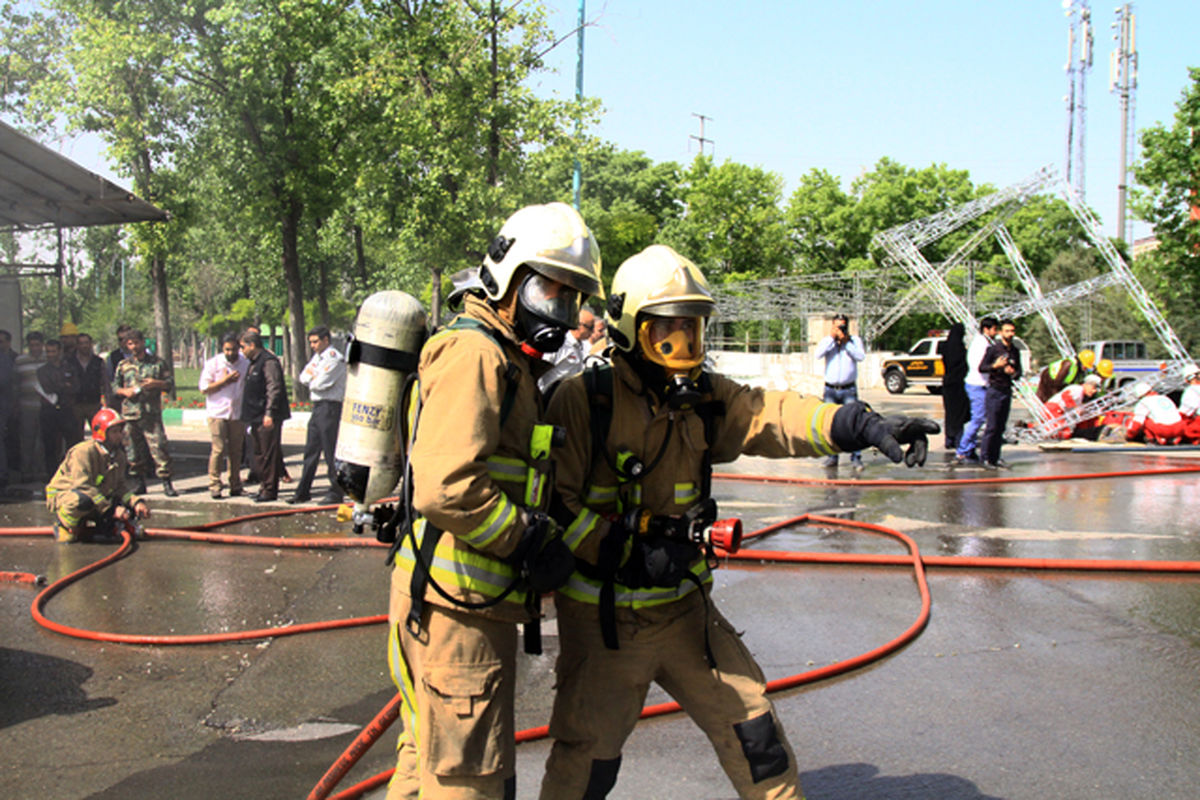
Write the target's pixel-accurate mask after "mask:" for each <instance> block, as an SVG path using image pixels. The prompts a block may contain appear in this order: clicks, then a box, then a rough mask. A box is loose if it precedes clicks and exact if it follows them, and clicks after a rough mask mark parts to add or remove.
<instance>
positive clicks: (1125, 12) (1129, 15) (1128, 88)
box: [1108, 3, 1137, 242]
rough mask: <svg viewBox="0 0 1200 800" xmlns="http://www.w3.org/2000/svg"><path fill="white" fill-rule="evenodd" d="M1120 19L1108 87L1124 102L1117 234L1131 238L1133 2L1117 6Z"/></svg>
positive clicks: (1134, 63) (1134, 138)
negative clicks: (1128, 197)
mask: <svg viewBox="0 0 1200 800" xmlns="http://www.w3.org/2000/svg"><path fill="white" fill-rule="evenodd" d="M1116 13H1117V21H1116V22H1114V23H1112V28H1113V41H1114V42H1116V50H1114V51H1113V52H1112V53H1110V54H1109V60H1108V91H1109V92H1116V93H1117V97H1118V99H1119V100H1120V102H1121V160H1120V166H1119V167H1118V169H1119V170H1120V172H1119V174H1118V176H1117V238H1119V239H1120V240H1121V241H1122V242H1128V241H1129V236H1128V229H1127V228H1126V223H1125V195H1126V193H1127V191H1128V188H1129V185H1128V184H1129V163H1130V162H1132V161H1133V160H1134V153H1135V148H1136V147H1137V135H1136V133H1135V132H1134V131H1135V129H1134V125H1133V117H1134V113H1133V112H1134V102H1133V101H1134V97H1133V95H1134V90H1135V89H1137V18H1136V17H1135V16H1134V14H1133V4H1132V3H1126V4H1125V5H1123V6H1120V7H1119V8H1117V10H1116Z"/></svg>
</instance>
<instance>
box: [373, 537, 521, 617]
mask: <svg viewBox="0 0 1200 800" xmlns="http://www.w3.org/2000/svg"><path fill="white" fill-rule="evenodd" d="M396 563H397V564H399V565H401V566H402V567H403V568H404V569H406V570H408V571H410V572H411V571H412V570H413V568H414V564H415V560H414V558H413V554H412V548H411V547H410V546H409V545H408V544H407V543H406V544H405V546H404V547H402V548H401V549H400V550H399V552H397V553H396ZM429 566H430V572H431V573H432V574H433V578H434V580H436V581H437V582H438V583H441V584H447V583H452V584H453V585H454V586H457V587H458V588H460V589H468V590H470V591H473V592H478V593H479V594H482V595H485V596H487V597H496V596H497V595H499V594H500V593H501V592H503V591H504V590H505V589H507V588H508V585H509V584H510V583H512V581H513V577H514V576H515V573H514V572H513V570H512V568H511V567H509V566H508V565H507V564H504V563H502V562H500V561H497V560H495V559H493V558H489V557H488V556H485V555H483V554H482V553H479V554H475V553H469V552H466V551H463V550H458V549H455V547H454V546H453V545H449V544H444V543H442V542H439V543H438V546H437V549H436V550H435V551H434V554H433V561H432V563H431V564H430V565H429ZM505 600H509V601H513V602H516V603H522V602H524V601H525V593H524V592H522V591H520V590H514V591H513V592H512V593H511V594H509V595H508V597H506V598H505Z"/></svg>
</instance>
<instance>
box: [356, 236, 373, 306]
mask: <svg viewBox="0 0 1200 800" xmlns="http://www.w3.org/2000/svg"><path fill="white" fill-rule="evenodd" d="M354 269H355V271H356V272H357V273H358V277H359V279H360V280H362V287H361V288H362V289H363V291H366V288H367V281H369V280H370V277H369V276H368V275H367V255H366V253H365V252H363V229H362V226H361V225H355V226H354Z"/></svg>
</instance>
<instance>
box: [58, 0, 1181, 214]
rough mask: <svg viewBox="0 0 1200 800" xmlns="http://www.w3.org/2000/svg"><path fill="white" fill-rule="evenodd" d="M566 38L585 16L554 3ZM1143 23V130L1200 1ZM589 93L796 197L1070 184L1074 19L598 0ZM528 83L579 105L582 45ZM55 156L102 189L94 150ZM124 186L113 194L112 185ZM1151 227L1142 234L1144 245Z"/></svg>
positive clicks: (1101, 171)
mask: <svg viewBox="0 0 1200 800" xmlns="http://www.w3.org/2000/svg"><path fill="white" fill-rule="evenodd" d="M546 5H547V7H548V8H549V9H550V12H551V13H550V18H549V22H550V25H551V27H552V28H553V30H555V31H556V32H558V33H559V34H563V33H566V32H567V31H570V30H571V29H572V28H573V27H574V26H575V21H576V18H577V15H578V3H577V2H576V0H546ZM1114 7H1115V6H1114V5H1113V4H1105V5H1102V6H1101V5H1099V4H1096V3H1094V4H1093V7H1092V15H1093V20H1094V25H1095V66H1094V67H1093V68H1092V70H1091V72H1090V73H1089V74H1088V91H1087V96H1086V101H1087V107H1088V119H1087V128H1086V142H1087V171H1086V175H1085V177H1086V199H1087V202H1088V204H1089V205H1090V206H1092V208H1094V209H1095V210H1096V211H1097V213H1098V214H1099V216H1100V220H1101V222H1102V224H1103V226H1104V229H1105V232H1106V233H1107V234H1109V235H1115V234H1116V206H1117V190H1116V186H1117V173H1118V163H1119V162H1118V158H1119V147H1120V114H1119V105H1118V101H1117V97H1116V95H1115V94H1111V93H1110V92H1109V90H1108V60H1109V53H1110V52H1111V51H1112V50H1113V42H1112V39H1111V30H1110V28H1109V25H1110V23H1112V22H1113V21H1114V19H1115V15H1114V13H1113V10H1114ZM1133 10H1134V13H1135V14H1136V16H1137V47H1138V56H1139V82H1138V88H1137V93H1136V98H1135V99H1136V109H1135V114H1136V118H1135V125H1136V126H1137V127H1138V128H1139V129H1140V128H1145V127H1148V126H1150V125H1152V124H1154V123H1155V122H1163V123H1166V124H1170V122H1171V120H1172V118H1173V116H1174V112H1175V104H1176V102H1177V101H1178V100H1179V98H1180V95H1181V93H1182V92H1183V90H1184V88H1185V86H1186V83H1187V67H1189V66H1200V45H1197V41H1200V40H1198V32H1200V0H1145V1H1144V2H1139V3H1134V4H1133ZM587 16H588V19H590V20H594V21H595V25H594V26H593V27H589V28H588V30H587V32H586V38H585V77H584V92H585V93H586V94H587V95H589V96H592V97H598V98H600V100H601V101H602V103H603V106H604V113H603V116H602V118H601V120H600V122H599V124H598V126H597V127H596V129H595V133H597V134H598V135H599V136H601V137H603V138H605V139H608V140H610V141H612V142H615V143H616V144H617V145H618V146H620V147H622V148H626V149H629V150H642V151H645V152H646V153H647V154H648V155H649V156H650V157H651V158H653V159H655V160H657V161H667V160H672V161H678V162H681V163H688V162H690V161H691V159H692V158H694V157H695V155H696V152H697V144H696V143H695V142H694V141H693V140H692V139H690V138H689V137H690V136H693V135H699V133H700V127H699V120H698V119H697V118H696V117H694V116H693V114H704V115H706V116H708V117H710V118H711V119H710V120H709V121H708V122H707V123H706V128H705V135H706V136H707V138H709V139H712V140H714V142H715V155H716V158H717V160H718V161H724V160H726V159H731V160H734V161H739V162H742V163H746V164H753V165H757V166H761V167H763V168H764V169H768V170H771V171H773V172H776V173H778V174H779V175H781V176H782V177H783V178H784V182H785V188H784V191H785V199H786V197H787V196H790V194H791V192H792V191H793V190H794V189H795V187H796V185H797V183H798V181H799V178H800V177H801V176H802V175H804V174H805V173H807V172H808V171H809V170H811V169H813V168H819V169H824V170H827V171H828V172H830V173H832V174H833V175H836V176H838V177H839V178H841V179H842V181H843V183H844V184H846V185H848V184H849V183H850V181H851V180H853V179H854V177H855V176H857V175H859V174H861V173H862V172H864V171H869V170H870V169H871V168H872V167H873V165H874V164H875V163H876V162H877V161H878V160H879V159H880V158H882V157H884V156H887V157H889V158H892V159H894V160H896V161H898V162H900V163H902V164H904V165H906V166H909V167H914V168H923V167H926V166H929V165H930V164H934V163H945V164H946V165H948V166H949V167H951V168H953V169H966V170H968V171H969V172H970V175H971V179H972V181H974V182H975V183H976V184H979V183H991V184H993V185H995V186H1007V185H1009V184H1011V183H1015V182H1016V181H1018V180H1020V179H1022V178H1024V177H1026V176H1028V175H1030V174H1031V173H1033V172H1034V171H1035V170H1037V169H1038V168H1039V167H1041V166H1044V165H1046V164H1054V165H1056V166H1057V167H1058V168H1059V169H1060V170H1062V169H1063V168H1064V153H1065V132H1066V107H1065V104H1064V100H1063V98H1064V96H1065V95H1066V92H1067V86H1068V84H1067V76H1066V73H1065V71H1064V69H1063V67H1064V64H1065V63H1066V60H1067V19H1066V17H1065V16H1064V14H1063V8H1062V6H1061V3H1060V2H1059V0H1007V2H999V1H995V2H971V1H970V0H910V1H909V2H868V0H838V1H837V2H826V3H814V2H798V1H796V2H786V1H785V0H745V1H744V2H742V3H740V4H737V5H736V6H735V5H734V4H732V3H728V2H723V3H717V2H711V0H688V2H683V1H682V0H587ZM548 62H549V64H550V65H551V66H552V67H554V68H555V69H556V70H557V72H555V73H547V74H542V75H539V76H537V77H536V78H535V79H534V80H533V81H532V84H533V86H534V88H535V90H536V91H537V92H539V93H541V94H544V95H547V96H549V95H555V94H557V95H560V96H573V95H574V92H575V43H574V40H570V41H567V42H564V43H563V44H562V45H560V46H559V48H557V49H556V50H555V51H553V52H552V53H551V54H550V55H549V56H548ZM57 147H58V149H60V150H61V151H62V152H64V153H66V154H67V155H69V156H71V157H72V158H75V159H76V160H78V161H79V162H80V163H82V164H84V166H86V167H88V168H89V169H92V170H94V171H96V172H98V173H101V174H103V175H105V176H106V177H110V178H112V177H113V171H112V170H111V169H110V167H109V166H108V164H107V163H106V162H105V160H104V158H103V156H102V155H101V154H100V153H99V152H98V147H97V145H96V143H95V142H94V141H87V140H84V141H65V142H59V143H57ZM116 180H117V182H118V183H122V181H121V180H120V179H116ZM1148 232H1149V229H1148V228H1147V227H1146V226H1145V225H1142V224H1138V225H1135V227H1134V236H1135V238H1136V237H1139V236H1144V235H1146V234H1148Z"/></svg>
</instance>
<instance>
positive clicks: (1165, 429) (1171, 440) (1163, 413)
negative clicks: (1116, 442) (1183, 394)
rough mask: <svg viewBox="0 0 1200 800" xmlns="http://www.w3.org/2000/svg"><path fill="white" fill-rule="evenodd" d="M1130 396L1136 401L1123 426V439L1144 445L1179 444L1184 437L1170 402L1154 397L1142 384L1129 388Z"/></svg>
mask: <svg viewBox="0 0 1200 800" xmlns="http://www.w3.org/2000/svg"><path fill="white" fill-rule="evenodd" d="M1133 394H1134V397H1136V398H1138V401H1137V405H1135V406H1134V407H1133V414H1132V416H1130V418H1129V420H1128V421H1127V422H1126V423H1125V438H1126V439H1128V440H1131V441H1144V442H1146V444H1168V445H1169V444H1179V442H1180V441H1181V440H1182V439H1183V433H1184V424H1183V417H1182V416H1181V415H1180V414H1179V409H1178V408H1177V407H1176V405H1175V404H1174V403H1173V402H1171V398H1169V397H1167V396H1165V395H1161V394H1158V393H1157V392H1155V391H1154V388H1153V387H1152V386H1151V385H1150V384H1148V383H1146V382H1145V381H1139V382H1138V383H1137V384H1136V385H1135V386H1134V387H1133Z"/></svg>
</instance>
